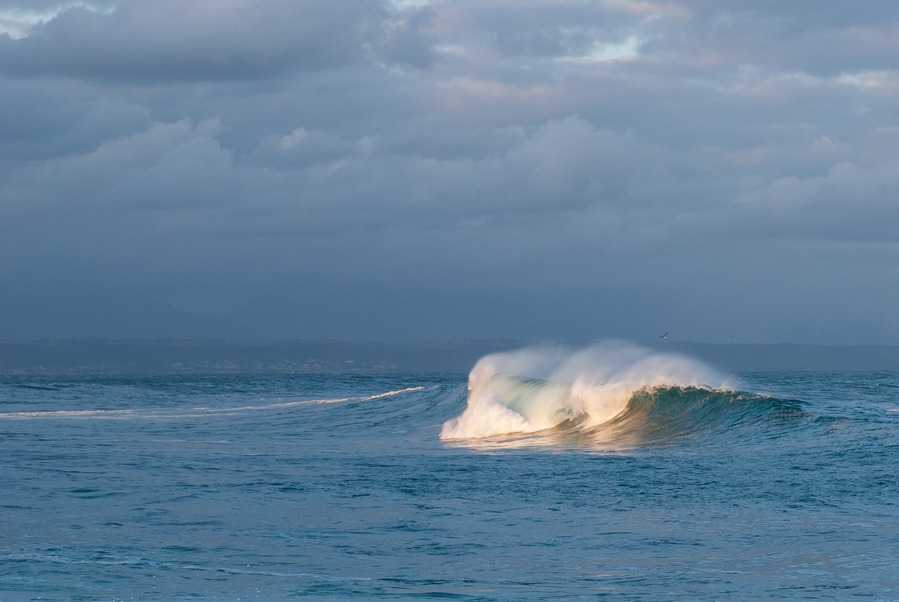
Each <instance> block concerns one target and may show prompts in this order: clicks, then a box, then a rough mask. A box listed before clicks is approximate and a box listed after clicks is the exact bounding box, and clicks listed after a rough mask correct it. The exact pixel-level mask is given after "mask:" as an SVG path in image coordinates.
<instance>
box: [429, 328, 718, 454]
mask: <svg viewBox="0 0 899 602" xmlns="http://www.w3.org/2000/svg"><path fill="white" fill-rule="evenodd" d="M656 387H696V388H705V389H727V388H729V387H728V383H727V382H726V381H725V379H724V377H723V376H721V375H720V374H718V373H717V372H716V371H715V370H714V369H712V368H710V367H709V366H707V365H705V364H703V363H702V362H700V361H698V360H695V359H692V358H689V357H685V356H681V355H676V354H671V353H659V352H655V351H652V350H650V349H647V348H645V347H640V346H637V345H632V344H629V343H624V342H620V341H607V342H602V343H598V344H596V345H593V346H591V347H588V348H586V349H580V350H572V349H568V348H564V347H550V346H546V347H532V348H526V349H522V350H519V351H514V352H510V353H496V354H491V355H487V356H484V357H483V358H481V359H480V360H479V361H478V362H477V364H476V365H475V367H474V368H473V369H472V370H471V373H470V374H469V376H468V406H467V407H466V409H465V411H464V412H462V414H461V415H460V416H458V417H456V418H453V419H452V420H449V421H447V422H446V423H444V425H443V429H442V430H441V432H440V438H441V439H470V438H482V437H491V436H495V435H503V434H511V433H533V432H537V431H542V430H546V429H550V428H553V427H556V426H558V425H560V424H562V423H564V422H567V421H573V423H576V424H577V426H578V428H580V429H589V428H593V427H596V426H599V425H601V424H603V423H606V422H608V421H610V420H612V419H613V418H615V417H616V416H618V415H619V414H621V413H622V412H623V411H624V410H625V409H626V408H627V406H628V403H629V402H630V400H631V399H632V397H633V396H634V394H635V393H636V392H638V391H642V390H649V389H652V388H656Z"/></svg>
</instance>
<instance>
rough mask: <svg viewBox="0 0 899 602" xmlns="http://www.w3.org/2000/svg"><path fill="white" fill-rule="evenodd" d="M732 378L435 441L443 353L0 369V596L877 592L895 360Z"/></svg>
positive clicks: (892, 543)
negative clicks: (352, 363) (513, 429)
mask: <svg viewBox="0 0 899 602" xmlns="http://www.w3.org/2000/svg"><path fill="white" fill-rule="evenodd" d="M741 376H742V380H741V384H740V387H739V391H736V392H723V391H708V390H704V389H691V388H689V387H686V388H677V387H673V388H667V389H666V388H662V389H652V390H646V391H643V392H641V393H640V394H638V395H636V396H635V397H634V399H633V400H632V401H631V404H630V405H629V406H628V409H627V411H626V412H625V414H622V415H620V416H619V417H618V418H617V419H616V421H613V422H612V423H608V424H605V425H602V426H600V427H598V428H588V429H584V428H579V427H578V425H577V424H576V422H577V421H576V420H572V421H569V423H564V424H561V425H560V426H559V427H557V428H554V429H551V430H549V431H545V432H541V433H535V434H531V435H504V436H496V437H490V438H487V439H471V440H445V441H443V440H441V439H440V438H439V434H440V432H441V428H442V425H443V424H444V422H446V421H448V420H450V419H452V418H455V417H457V416H459V415H460V414H461V413H462V411H463V409H464V408H465V406H466V389H465V385H466V380H465V378H464V377H462V376H458V377H456V376H452V377H421V376H409V377H403V376H383V377H363V376H263V377H259V376H252V377H249V376H248V377H242V376H208V377H172V376H160V377H133V378H127V377H107V378H99V377H63V378H51V377H3V378H2V379H0V412H2V416H0V600H2V601H3V602H10V601H13V600H31V599H42V600H207V599H227V600H237V599H259V600H281V599H290V598H297V597H303V598H308V599H328V600H346V599H353V598H361V599H371V598H386V599H401V598H413V599H421V598H424V599H427V598H447V597H450V598H460V599H470V600H538V599H544V600H575V599H585V600H587V599H590V600H593V599H597V598H611V599H625V600H671V599H697V600H722V599H730V600H751V599H765V600H769V599H817V600H829V599H832V600H845V599H854V598H860V599H865V600H899V375H897V374H895V373H776V374H775V373H772V374H746V375H741ZM403 389H414V390H409V391H405V392H400V393H395V394H391V395H384V396H379V397H373V396H378V395H381V394H384V393H388V392H391V391H401V390H403ZM335 399H342V401H333V402H329V403H321V402H319V401H316V400H335Z"/></svg>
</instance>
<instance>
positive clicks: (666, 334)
mask: <svg viewBox="0 0 899 602" xmlns="http://www.w3.org/2000/svg"><path fill="white" fill-rule="evenodd" d="M659 338H660V339H667V338H668V333H667V332H666V333H665V334H663V335H662V336H660V337H659Z"/></svg>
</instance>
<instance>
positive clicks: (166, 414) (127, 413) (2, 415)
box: [0, 387, 424, 420]
mask: <svg viewBox="0 0 899 602" xmlns="http://www.w3.org/2000/svg"><path fill="white" fill-rule="evenodd" d="M422 390H424V387H408V388H406V389H399V390H397V391H387V392H386V393H378V394H376V395H367V396H365V397H334V398H329V399H301V400H297V401H284V400H282V399H281V398H280V397H278V398H277V401H273V402H270V403H265V404H258V405H242V406H230V407H223V408H208V407H199V408H186V409H184V408H181V409H174V410H172V409H163V410H160V409H152V408H150V409H145V410H51V411H46V412H0V420H5V419H15V418H18V419H23V418H193V417H198V416H205V415H210V414H234V413H238V412H251V411H258V410H272V409H278V408H289V407H291V406H298V405H307V404H313V403H340V402H344V401H371V400H373V399H381V398H383V397H392V396H394V395H400V394H401V393H410V392H412V391H422ZM260 401H265V399H260Z"/></svg>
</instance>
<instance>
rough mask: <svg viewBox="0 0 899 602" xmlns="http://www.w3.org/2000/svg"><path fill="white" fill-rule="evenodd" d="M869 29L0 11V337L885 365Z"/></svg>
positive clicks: (616, 4) (221, 11)
mask: <svg viewBox="0 0 899 602" xmlns="http://www.w3.org/2000/svg"><path fill="white" fill-rule="evenodd" d="M897 98H899V3H897V2H895V0H870V1H866V2H864V3H848V2H845V1H844V0H815V1H814V2H812V1H810V0H794V1H790V2H784V1H783V0H779V1H774V0H754V1H753V2H736V1H733V2H727V1H714V0H674V1H670V2H665V1H661V2H652V1H643V0H592V1H581V0H491V1H490V2H484V1H483V0H478V1H475V0H446V1H439V0H438V1H434V2H428V1H426V0H405V1H398V0H395V1H393V2H390V1H386V0H384V1H374V0H340V1H334V0H264V1H263V0H192V1H189V2H185V1H184V0H119V1H113V0H97V1H96V2H89V3H84V2H80V1H75V2H71V1H70V2H64V3H59V2H55V1H49V0H28V1H24V0H0V339H33V338H44V337H47V338H82V337H97V338H189V339H196V338H200V339H207V338H212V339H216V338H220V339H287V338H299V339H338V340H377V341H406V340H424V339H430V340H449V339H490V338H509V339H516V340H525V341H534V342H537V341H567V342H587V341H592V340H597V339H602V338H609V337H612V338H621V339H627V340H634V341H644V340H655V339H656V338H657V337H658V336H659V335H661V334H663V333H665V332H669V333H670V334H669V337H670V338H671V339H674V340H686V341H703V342H713V343H736V342H743V343H750V342H761V343H765V342H767V343H777V342H794V343H822V344H899V311H897V307H899V103H897Z"/></svg>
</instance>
